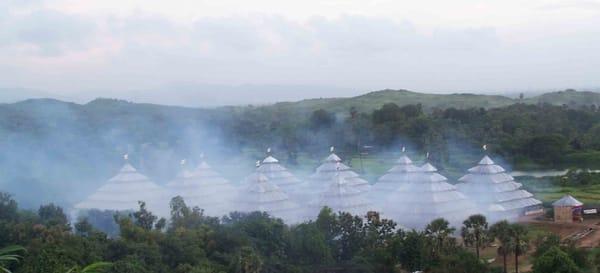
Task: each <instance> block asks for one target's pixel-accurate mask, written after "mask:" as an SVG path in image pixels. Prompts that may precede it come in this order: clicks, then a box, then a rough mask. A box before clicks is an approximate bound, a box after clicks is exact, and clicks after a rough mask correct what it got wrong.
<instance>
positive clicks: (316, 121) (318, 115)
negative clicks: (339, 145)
mask: <svg viewBox="0 0 600 273" xmlns="http://www.w3.org/2000/svg"><path fill="white" fill-rule="evenodd" d="M309 122H310V128H311V129H312V130H313V131H318V130H321V129H328V128H331V127H332V126H333V125H334V124H335V114H334V113H330V112H327V111H325V110H323V109H319V110H315V111H314V112H313V113H312V115H311V116H310V120H309Z"/></svg>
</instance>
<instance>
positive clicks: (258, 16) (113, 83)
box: [0, 0, 600, 106]
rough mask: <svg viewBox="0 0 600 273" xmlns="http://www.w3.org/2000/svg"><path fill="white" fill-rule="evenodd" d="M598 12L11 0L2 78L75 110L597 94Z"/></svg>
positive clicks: (590, 5) (262, 1) (559, 2)
mask: <svg viewBox="0 0 600 273" xmlns="http://www.w3.org/2000/svg"><path fill="white" fill-rule="evenodd" d="M473 11H476V12H473ZM557 15H560V16H557ZM598 15H600V2H597V1H587V0H578V1H564V0H554V1H551V2H548V1H529V2H527V3H522V2H521V1H515V0H511V1H487V2H484V3H475V4H474V3H472V2H470V1H454V2H453V3H447V2H445V1H433V0H432V1H428V2H419V3H411V2H400V3H399V2H396V1H386V0H377V1H367V2H364V1H356V0H351V1H343V2H340V1H325V2H323V1H316V0H311V1H308V2H306V1H305V2H303V4H299V3H294V2H291V1H286V2H279V1H272V0H258V1H253V2H252V3H246V2H241V3H238V1H235V0H225V1H219V3H205V2H198V1H190V0H177V1H175V2H169V3H168V4H167V3H164V2H161V1H154V0H153V1H141V0H127V1H116V0H110V1H86V2H85V3H81V2H78V1H73V0H29V1H16V0H7V1H3V2H2V3H0V60H2V61H1V62H0V71H1V72H2V73H0V82H2V86H1V87H2V88H4V90H9V89H12V90H16V89H18V88H23V89H24V90H33V91H35V92H39V93H40V94H37V95H36V94H35V92H34V94H33V96H42V95H43V94H50V96H51V97H55V98H67V99H70V100H73V101H78V102H81V101H85V100H91V99H92V98H95V97H114V98H119V99H126V100H133V101H141V102H151V103H152V102H154V101H162V100H164V99H168V98H169V96H182V97H185V96H190V94H191V93H195V94H193V97H192V99H194V100H197V98H200V99H201V100H206V101H207V103H206V104H205V105H212V106H215V105H240V104H255V103H260V102H266V103H272V102H276V101H290V100H300V99H306V98H313V97H350V96H355V95H359V94H363V93H366V92H367V91H369V90H383V89H406V90H415V91H417V92H423V93H477V94H507V93H513V94H514V93H520V92H523V93H530V92H531V93H536V92H546V91H556V90H564V89H567V88H573V89H577V90H590V89H591V90H597V89H598V88H600V79H598V77H596V74H597V67H599V66H600V53H599V52H598V51H597V50H595V48H594V47H593V46H590V45H594V44H598V38H597V37H598V35H596V34H597V30H596V29H597V28H596V26H597V25H599V24H600V21H599V20H600V19H599V18H600V16H598ZM260 87H265V88H266V89H267V90H260V91H261V92H262V93H260V95H261V96H263V97H262V98H257V97H256V96H255V95H254V92H258V91H257V89H258V88H260ZM215 88H216V89H217V90H218V91H216V92H214V91H213V89H215ZM36 90H39V91H36ZM172 90H175V91H172ZM21 91H22V92H25V91H23V90H21ZM170 91H171V92H170ZM249 93H250V94H249ZM0 95H2V94H0ZM5 95H6V94H5ZM9 95H12V96H13V97H18V96H19V94H9ZM261 99H262V101H261ZM182 100H183V101H185V100H187V98H182Z"/></svg>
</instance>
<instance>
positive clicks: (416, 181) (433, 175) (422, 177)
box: [386, 162, 477, 228]
mask: <svg viewBox="0 0 600 273" xmlns="http://www.w3.org/2000/svg"><path fill="white" fill-rule="evenodd" d="M386 201H387V202H386V204H388V208H387V210H386V213H387V215H388V216H389V217H392V219H394V220H395V221H397V222H398V223H400V224H402V225H404V226H407V227H411V228H424V227H425V226H426V225H427V224H428V223H430V222H431V221H432V220H434V219H436V218H440V217H443V218H445V219H447V220H448V221H449V222H450V223H451V224H453V225H460V223H461V222H462V221H463V220H464V219H465V218H467V217H468V216H469V215H471V214H475V213H476V212H477V210H476V207H475V204H474V203H472V202H471V201H470V200H468V198H467V197H466V196H465V195H464V194H462V193H461V192H459V191H458V190H457V188H456V186H454V185H452V184H450V183H448V179H447V178H446V177H444V176H443V175H441V174H439V173H438V172H437V168H435V167H434V166H433V165H431V164H430V163H429V162H427V163H425V164H424V165H423V166H422V167H421V168H419V170H418V171H417V172H413V174H412V176H411V179H410V180H409V181H405V182H403V183H399V184H397V188H396V189H395V190H394V191H393V192H392V193H391V194H390V195H389V197H388V198H387V199H386Z"/></svg>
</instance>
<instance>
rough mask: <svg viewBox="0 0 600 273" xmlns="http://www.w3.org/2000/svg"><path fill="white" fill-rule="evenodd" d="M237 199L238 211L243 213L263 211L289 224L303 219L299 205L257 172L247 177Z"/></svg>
mask: <svg viewBox="0 0 600 273" xmlns="http://www.w3.org/2000/svg"><path fill="white" fill-rule="evenodd" d="M244 185H246V188H245V189H243V190H241V191H240V192H239V193H238V195H237V198H236V200H235V201H236V202H235V204H236V207H237V208H236V210H238V211H241V212H252V211H263V212H267V213H269V214H270V215H273V216H275V217H279V218H281V219H283V220H284V221H286V222H288V223H295V222H298V221H300V220H301V219H302V217H303V213H302V211H301V208H300V206H299V205H298V204H296V203H295V202H293V201H291V200H290V198H289V196H288V195H287V194H286V193H285V192H284V191H283V190H282V189H281V188H280V187H279V186H277V185H275V184H274V183H271V182H270V181H269V179H268V178H267V176H265V175H264V174H263V173H262V172H260V171H258V170H257V171H256V172H254V173H252V174H251V175H249V176H248V177H246V179H245V182H244Z"/></svg>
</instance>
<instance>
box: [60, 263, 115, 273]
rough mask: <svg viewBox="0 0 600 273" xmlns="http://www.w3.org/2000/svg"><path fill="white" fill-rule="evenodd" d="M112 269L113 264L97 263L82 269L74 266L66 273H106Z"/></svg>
mask: <svg viewBox="0 0 600 273" xmlns="http://www.w3.org/2000/svg"><path fill="white" fill-rule="evenodd" d="M111 267H112V263H107V262H96V263H93V264H90V265H87V266H86V267H84V268H81V269H80V268H79V267H77V266H74V267H72V268H71V269H69V271H67V272H66V273H104V272H108V270H109V269H110V268H111Z"/></svg>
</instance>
